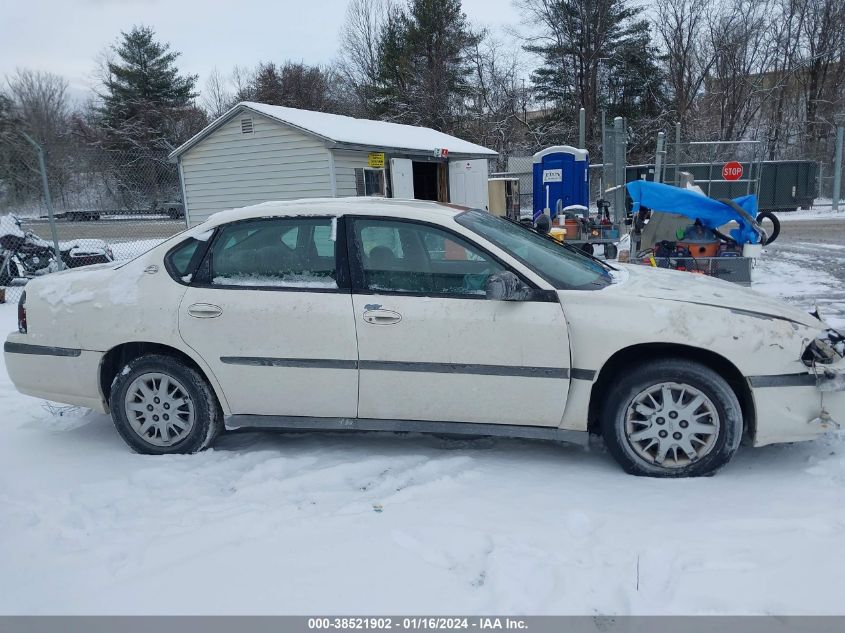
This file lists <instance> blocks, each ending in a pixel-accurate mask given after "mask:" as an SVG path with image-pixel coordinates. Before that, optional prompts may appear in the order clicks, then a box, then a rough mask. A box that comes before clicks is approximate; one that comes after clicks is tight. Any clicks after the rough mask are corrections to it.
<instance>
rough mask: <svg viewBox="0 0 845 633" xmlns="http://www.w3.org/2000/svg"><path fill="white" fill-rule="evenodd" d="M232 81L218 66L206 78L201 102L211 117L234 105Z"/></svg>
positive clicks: (213, 117) (219, 114) (217, 115)
mask: <svg viewBox="0 0 845 633" xmlns="http://www.w3.org/2000/svg"><path fill="white" fill-rule="evenodd" d="M230 83H231V82H229V81H227V80H226V79H225V78H224V77H223V75H222V74H221V72H220V71H219V70H218V69H217V68H214V69H213V70H212V71H211V74H210V75H209V76H208V79H206V81H205V88H204V90H203V91H202V99H201V104H202V107H203V108H204V109H205V111H206V112H207V113H208V116H209V118H211V119H216V118H217V117H219V116H221V115H222V114H223V113H224V112H226V111H227V110H228V109H229V108H231V107H232V106H233V105H234V103H235V95H234V93H233V91H232V90H231V89H230Z"/></svg>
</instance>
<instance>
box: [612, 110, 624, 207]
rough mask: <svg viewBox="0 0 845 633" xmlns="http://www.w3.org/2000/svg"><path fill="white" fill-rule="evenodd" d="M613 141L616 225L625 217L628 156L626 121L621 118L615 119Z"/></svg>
mask: <svg viewBox="0 0 845 633" xmlns="http://www.w3.org/2000/svg"><path fill="white" fill-rule="evenodd" d="M613 140H614V148H613V149H614V151H613V170H614V177H613V179H614V183H613V184H614V185H615V187H616V188H615V190H614V192H613V216H614V220H615V221H616V223H620V222H622V220H623V219H624V217H625V202H626V199H625V159H626V154H627V151H626V149H627V148H626V138H625V119H623V118H622V117H621V116H618V117H616V118H615V119H613Z"/></svg>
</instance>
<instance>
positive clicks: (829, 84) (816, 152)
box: [797, 0, 845, 160]
mask: <svg viewBox="0 0 845 633" xmlns="http://www.w3.org/2000/svg"><path fill="white" fill-rule="evenodd" d="M802 18H803V19H802V20H801V34H802V37H801V40H800V41H801V51H800V55H801V68H800V71H799V73H798V75H797V76H798V80H799V82H800V86H801V93H802V102H803V106H804V107H805V108H806V117H805V126H804V134H803V138H804V142H805V145H804V151H805V153H806V154H807V155H808V156H810V157H812V158H815V159H817V160H818V159H826V158H827V157H828V156H829V155H830V151H829V150H830V149H831V148H830V145H831V138H832V136H833V129H834V122H833V119H834V117H835V115H837V114H842V113H843V112H845V2H842V0H804V12H803V16H802Z"/></svg>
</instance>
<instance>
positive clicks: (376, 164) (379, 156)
mask: <svg viewBox="0 0 845 633" xmlns="http://www.w3.org/2000/svg"><path fill="white" fill-rule="evenodd" d="M367 167H371V168H373V169H383V168H384V152H370V153H369V154H367Z"/></svg>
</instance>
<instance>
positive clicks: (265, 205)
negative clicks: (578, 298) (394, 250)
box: [198, 196, 469, 226]
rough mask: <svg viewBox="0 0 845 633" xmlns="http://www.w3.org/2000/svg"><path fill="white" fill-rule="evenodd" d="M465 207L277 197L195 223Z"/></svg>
mask: <svg viewBox="0 0 845 633" xmlns="http://www.w3.org/2000/svg"><path fill="white" fill-rule="evenodd" d="M468 208H469V207H462V206H460V205H455V204H444V203H441V202H429V201H427V200H402V199H399V198H377V197H363V196H361V197H355V196H353V197H349V198H304V199H300V200H277V201H270V202H262V203H261V204H254V205H251V206H248V207H241V208H238V209H228V210H226V211H219V212H217V213H214V214H212V215H211V216H210V217H209V218H208V220H206V222H204V223H203V224H200V225H198V226H208V225H209V224H211V225H214V226H216V225H218V224H225V223H227V222H234V221H237V220H248V219H250V218H263V217H275V216H302V215H321V216H327V215H329V216H335V215H336V216H341V215H346V214H348V213H355V214H359V215H383V216H388V217H397V218H403V217H406V218H415V219H424V218H425V217H426V216H428V217H432V216H441V217H442V216H448V217H451V216H454V215H457V214H458V213H461V212H462V211H466V210H467V209H468Z"/></svg>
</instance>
